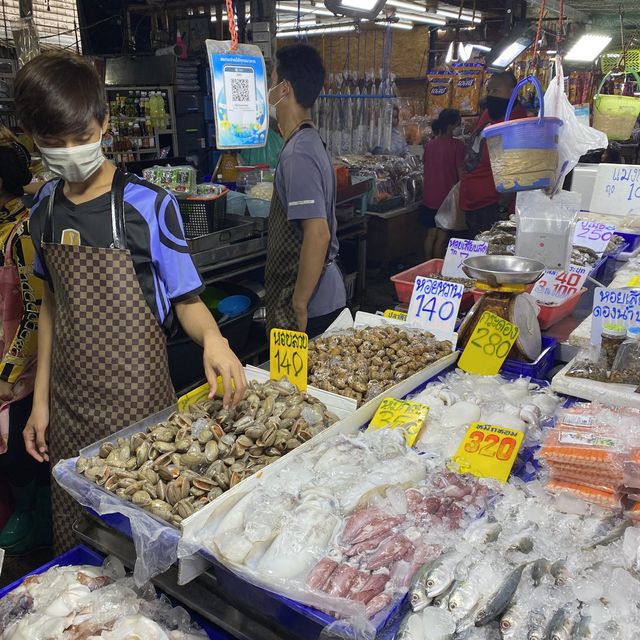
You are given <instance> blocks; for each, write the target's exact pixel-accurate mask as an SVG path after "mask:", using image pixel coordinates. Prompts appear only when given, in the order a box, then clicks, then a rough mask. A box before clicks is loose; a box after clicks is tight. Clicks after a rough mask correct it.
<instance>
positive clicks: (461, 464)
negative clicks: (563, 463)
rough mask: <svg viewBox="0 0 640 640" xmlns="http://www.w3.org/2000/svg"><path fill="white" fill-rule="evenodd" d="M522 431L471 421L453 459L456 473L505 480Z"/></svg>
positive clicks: (520, 439) (520, 440)
mask: <svg viewBox="0 0 640 640" xmlns="http://www.w3.org/2000/svg"><path fill="white" fill-rule="evenodd" d="M523 438H524V434H523V433H522V431H518V430H517V429H507V428H505V427H495V426H493V425H490V424H484V423H482V422H475V423H473V424H472V425H471V426H470V427H469V429H467V433H466V435H465V437H464V439H463V440H462V442H461V443H460V447H459V448H458V451H457V453H456V455H455V456H454V458H453V461H452V462H453V466H454V468H455V469H456V471H457V472H458V473H471V474H472V475H474V476H477V477H479V478H495V479H496V480H499V481H500V482H506V481H507V480H508V479H509V474H510V473H511V469H512V468H513V463H514V462H515V460H516V457H517V455H518V451H519V450H520V445H521V444H522V440H523Z"/></svg>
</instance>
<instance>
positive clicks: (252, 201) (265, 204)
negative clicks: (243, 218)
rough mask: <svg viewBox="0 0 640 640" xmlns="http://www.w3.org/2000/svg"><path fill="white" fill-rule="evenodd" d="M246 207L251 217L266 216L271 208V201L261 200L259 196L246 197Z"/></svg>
mask: <svg viewBox="0 0 640 640" xmlns="http://www.w3.org/2000/svg"><path fill="white" fill-rule="evenodd" d="M247 208H248V209H249V215H250V216H251V217H252V218H268V217H269V211H270V210H271V202H270V201H269V200H261V199H260V198H251V197H247Z"/></svg>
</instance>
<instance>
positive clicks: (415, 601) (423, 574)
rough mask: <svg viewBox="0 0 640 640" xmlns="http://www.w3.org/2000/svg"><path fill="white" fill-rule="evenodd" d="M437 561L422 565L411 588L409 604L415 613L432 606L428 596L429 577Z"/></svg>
mask: <svg viewBox="0 0 640 640" xmlns="http://www.w3.org/2000/svg"><path fill="white" fill-rule="evenodd" d="M434 563H435V560H429V562H427V563H425V564H424V565H422V567H421V568H420V569H419V570H418V572H417V573H416V575H415V576H414V578H413V581H412V582H411V586H410V587H409V603H410V604H411V609H412V610H413V611H414V612H416V613H417V612H418V611H422V610H423V609H424V608H426V607H428V606H429V605H430V604H431V598H429V596H427V584H426V583H427V575H428V573H429V571H430V570H431V568H432V567H433V565H434Z"/></svg>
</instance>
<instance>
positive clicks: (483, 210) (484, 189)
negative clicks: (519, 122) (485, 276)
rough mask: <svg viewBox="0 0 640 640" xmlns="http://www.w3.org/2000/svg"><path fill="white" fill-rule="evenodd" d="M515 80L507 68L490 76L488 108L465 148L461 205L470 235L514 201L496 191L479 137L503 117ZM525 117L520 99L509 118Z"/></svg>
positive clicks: (506, 211) (505, 213)
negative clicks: (485, 129)
mask: <svg viewBox="0 0 640 640" xmlns="http://www.w3.org/2000/svg"><path fill="white" fill-rule="evenodd" d="M516 84H517V82H516V79H515V76H514V75H513V74H512V73H511V72H508V71H505V72H503V73H498V74H495V75H494V76H492V77H491V78H490V79H489V82H488V83H487V108H486V109H485V110H484V111H483V112H482V114H481V115H480V118H479V119H478V124H477V126H476V129H475V131H474V133H473V136H472V138H471V142H470V144H469V146H468V148H467V154H466V157H465V166H464V170H465V173H464V174H463V176H462V178H461V180H460V208H461V209H462V210H463V211H464V212H465V220H466V223H467V227H468V228H469V235H470V237H471V238H474V237H475V236H476V235H478V234H479V233H481V232H482V231H487V230H488V229H489V228H491V225H492V224H493V223H494V222H497V221H498V220H505V219H506V218H508V216H509V209H510V208H511V207H512V206H513V203H514V195H513V194H500V193H498V192H497V191H496V187H495V184H494V182H493V172H492V171H491V161H490V159H489V150H488V149H487V143H486V142H485V141H484V139H483V138H482V131H483V130H484V128H485V127H487V126H488V125H490V124H496V123H498V122H503V121H504V118H505V115H506V113H507V105H508V104H509V99H510V98H511V94H512V93H513V90H514V88H515V86H516ZM526 117H527V112H526V111H525V109H524V108H523V107H522V105H521V104H520V103H516V105H515V106H514V107H513V110H512V111H511V118H510V119H511V120H516V119H519V118H526Z"/></svg>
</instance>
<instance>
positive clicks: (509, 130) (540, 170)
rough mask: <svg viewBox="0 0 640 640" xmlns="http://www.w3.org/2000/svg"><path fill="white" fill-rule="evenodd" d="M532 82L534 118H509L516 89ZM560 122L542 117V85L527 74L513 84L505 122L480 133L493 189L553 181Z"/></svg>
mask: <svg viewBox="0 0 640 640" xmlns="http://www.w3.org/2000/svg"><path fill="white" fill-rule="evenodd" d="M529 82H530V83H531V84H533V86H534V87H535V88H536V91H537V93H538V99H539V101H540V112H539V114H538V117H537V118H523V119H521V120H512V121H509V118H510V117H511V110H512V109H513V105H514V104H515V101H516V98H517V97H518V93H519V91H520V88H521V87H522V86H524V85H525V84H527V83H529ZM562 125H563V121H562V120H561V119H560V118H551V117H547V118H545V116H544V98H543V96H542V87H541V86H540V83H539V82H538V80H537V79H536V78H534V77H533V76H529V77H528V78H525V79H524V80H521V81H520V82H518V84H517V85H516V87H515V89H514V90H513V93H512V94H511V100H509V105H508V106H507V113H506V116H505V121H504V122H501V123H499V124H492V125H489V126H488V127H486V128H485V129H484V130H483V132H482V137H483V138H485V140H486V141H487V148H488V150H489V158H490V159H491V169H492V171H493V180H494V183H495V185H496V190H497V191H499V192H500V193H511V192H515V191H531V190H533V189H547V188H550V187H552V186H553V185H554V184H555V180H556V169H557V166H558V137H559V133H560V127H561V126H562Z"/></svg>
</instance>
